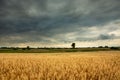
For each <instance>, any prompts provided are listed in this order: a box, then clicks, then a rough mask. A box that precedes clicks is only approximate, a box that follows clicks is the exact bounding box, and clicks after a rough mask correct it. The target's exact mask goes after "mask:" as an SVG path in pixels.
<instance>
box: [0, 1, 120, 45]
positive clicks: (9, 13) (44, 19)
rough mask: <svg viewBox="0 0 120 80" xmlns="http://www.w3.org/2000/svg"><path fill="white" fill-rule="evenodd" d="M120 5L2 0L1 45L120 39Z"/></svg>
mask: <svg viewBox="0 0 120 80" xmlns="http://www.w3.org/2000/svg"><path fill="white" fill-rule="evenodd" d="M119 7H120V0H0V46H12V45H21V44H26V43H30V45H31V46H32V45H35V44H39V45H42V44H44V46H49V45H53V44H54V45H58V44H65V43H66V44H67V43H71V42H85V41H87V42H88V43H91V41H93V42H94V43H95V42H96V41H98V40H102V41H106V40H115V39H117V40H118V39H120V36H119V35H120V8H119ZM96 44H97V43H96ZM101 45H105V44H104V43H103V44H101ZM108 45H109V44H108ZM113 45H114V44H113ZM119 45H120V44H118V46H119ZM88 46H89V45H88ZM93 46H95V45H93Z"/></svg>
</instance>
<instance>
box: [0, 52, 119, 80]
mask: <svg viewBox="0 0 120 80" xmlns="http://www.w3.org/2000/svg"><path fill="white" fill-rule="evenodd" d="M0 80H120V52H119V51H103V52H102V51H101V52H77V53H48V54H47V53H45V54H38V53H34V54H29V53H27V54H24V53H23V54H22V53H21V54H20V53H19V54H15V53H14V54H12V53H9V54H5V53H3V54H0Z"/></svg>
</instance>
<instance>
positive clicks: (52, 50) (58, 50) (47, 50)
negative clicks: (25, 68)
mask: <svg viewBox="0 0 120 80" xmlns="http://www.w3.org/2000/svg"><path fill="white" fill-rule="evenodd" d="M94 51H120V49H117V50H116V49H110V48H76V49H71V48H40V49H37V48H32V49H29V50H28V49H25V50H23V49H22V48H18V49H12V48H8V49H0V53H61V52H62V53H63V52H94Z"/></svg>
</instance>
